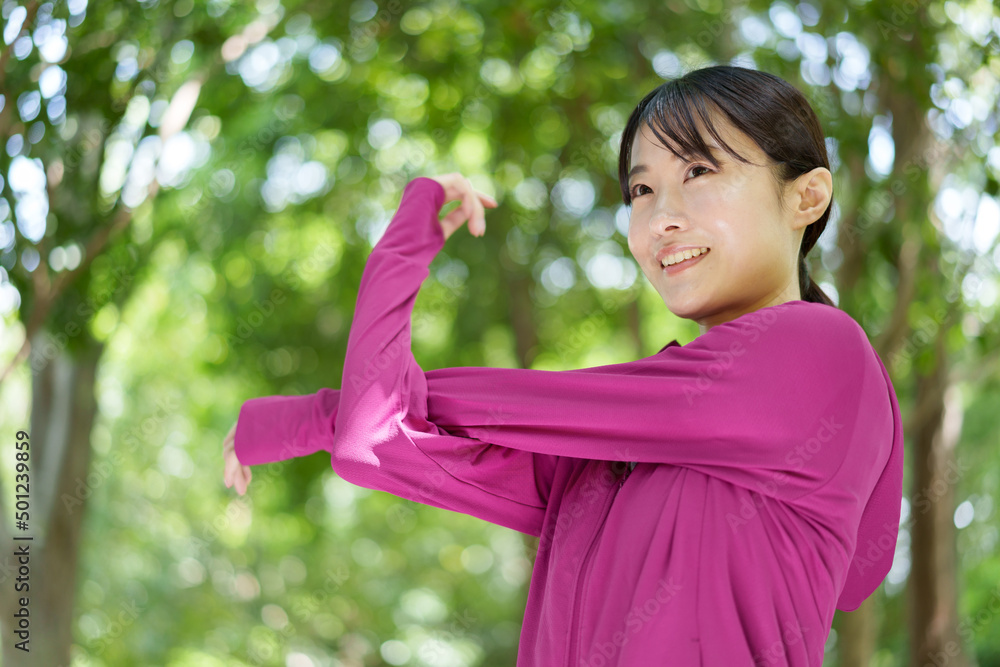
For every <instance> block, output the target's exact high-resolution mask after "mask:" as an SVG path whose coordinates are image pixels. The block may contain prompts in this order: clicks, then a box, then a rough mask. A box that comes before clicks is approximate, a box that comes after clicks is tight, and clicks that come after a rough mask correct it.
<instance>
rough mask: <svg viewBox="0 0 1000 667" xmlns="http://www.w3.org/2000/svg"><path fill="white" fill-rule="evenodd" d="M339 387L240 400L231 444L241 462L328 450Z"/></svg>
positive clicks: (261, 461)
mask: <svg viewBox="0 0 1000 667" xmlns="http://www.w3.org/2000/svg"><path fill="white" fill-rule="evenodd" d="M339 404H340V390H338V389H326V388H324V389H320V390H319V391H317V392H316V393H313V394H304V395H302V396H260V397H258V398H251V399H249V400H247V401H244V403H243V405H242V406H241V407H240V414H239V416H238V417H237V419H236V433H235V434H234V438H235V439H234V442H233V447H234V449H235V450H236V458H237V459H238V460H239V462H240V463H241V464H243V465H245V466H256V465H261V464H264V463H274V462H276V461H284V460H286V459H290V458H295V457H297V456H308V455H310V454H315V453H316V452H318V451H320V450H323V451H327V452H329V451H331V447H330V440H331V438H332V436H333V425H334V422H335V420H336V418H337V407H338V405H339Z"/></svg>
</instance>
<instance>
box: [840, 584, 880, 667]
mask: <svg viewBox="0 0 1000 667" xmlns="http://www.w3.org/2000/svg"><path fill="white" fill-rule="evenodd" d="M876 605H877V602H876V600H875V596H874V595H873V596H871V597H869V598H868V599H867V600H865V601H864V602H862V603H861V606H860V607H858V608H857V609H855V610H854V611H851V612H841V618H840V624H839V626H838V628H837V639H838V641H837V646H838V651H839V658H840V664H841V665H843V666H844V667H865V666H866V665H868V664H869V662H870V661H871V657H872V656H873V655H874V654H875V643H876V635H877V634H878V633H877V630H878V625H877V623H876V618H875V607H876ZM845 638H846V641H845Z"/></svg>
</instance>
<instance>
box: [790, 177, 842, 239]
mask: <svg viewBox="0 0 1000 667" xmlns="http://www.w3.org/2000/svg"><path fill="white" fill-rule="evenodd" d="M832 198H833V176H832V175H831V174H830V170H829V169H827V168H826V167H816V168H815V169H813V170H812V171H809V172H807V173H805V174H802V175H801V176H799V177H798V178H797V179H795V190H794V193H793V196H792V201H793V204H795V208H794V228H795V229H805V228H806V227H807V226H808V225H810V224H811V223H813V222H816V220H818V219H819V217H820V216H821V215H823V211H825V210H826V207H827V206H828V205H829V204H830V200H831V199H832Z"/></svg>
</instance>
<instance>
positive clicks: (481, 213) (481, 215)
mask: <svg viewBox="0 0 1000 667" xmlns="http://www.w3.org/2000/svg"><path fill="white" fill-rule="evenodd" d="M476 232H477V234H476V236H482V235H483V234H485V233H486V209H485V208H483V202H481V201H480V200H479V197H476Z"/></svg>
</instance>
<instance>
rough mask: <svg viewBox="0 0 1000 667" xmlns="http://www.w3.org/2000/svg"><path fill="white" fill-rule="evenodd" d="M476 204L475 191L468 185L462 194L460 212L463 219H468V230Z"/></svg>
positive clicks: (470, 227) (473, 216) (474, 215)
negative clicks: (463, 216)
mask: <svg viewBox="0 0 1000 667" xmlns="http://www.w3.org/2000/svg"><path fill="white" fill-rule="evenodd" d="M477 206H479V199H478V198H477V197H476V193H475V191H474V190H473V189H472V188H471V187H469V188H467V189H466V190H465V193H464V194H463V195H462V212H463V213H464V214H465V220H468V221H469V231H470V232H471V231H472V222H473V220H474V219H475V217H476V207H477Z"/></svg>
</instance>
